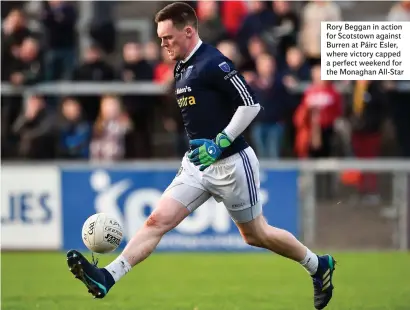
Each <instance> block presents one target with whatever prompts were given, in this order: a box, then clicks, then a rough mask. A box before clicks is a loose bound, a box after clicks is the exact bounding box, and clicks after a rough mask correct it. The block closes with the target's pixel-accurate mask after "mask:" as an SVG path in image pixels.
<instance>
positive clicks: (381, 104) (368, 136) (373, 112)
mask: <svg viewBox="0 0 410 310" xmlns="http://www.w3.org/2000/svg"><path fill="white" fill-rule="evenodd" d="M381 89H382V87H381V83H380V82H378V81H366V80H362V81H356V82H355V84H354V93H353V104H352V109H351V117H350V118H351V123H352V146H353V152H354V155H355V156H356V157H358V158H375V157H378V156H379V155H380V144H381V131H382V125H383V122H384V120H385V115H386V100H385V94H384V93H383V92H382V90H381ZM358 185H359V191H360V192H361V193H362V194H363V195H365V196H364V198H365V199H366V200H368V201H377V200H378V199H377V198H378V197H377V195H376V194H377V192H378V188H377V176H376V175H375V174H373V173H364V174H362V175H361V177H360V181H359V184H358Z"/></svg>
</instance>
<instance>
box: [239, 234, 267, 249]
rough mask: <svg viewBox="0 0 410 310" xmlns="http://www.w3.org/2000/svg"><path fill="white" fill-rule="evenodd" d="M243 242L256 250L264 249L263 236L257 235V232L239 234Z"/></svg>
mask: <svg viewBox="0 0 410 310" xmlns="http://www.w3.org/2000/svg"><path fill="white" fill-rule="evenodd" d="M241 235H242V238H243V240H244V241H245V242H246V243H247V244H249V245H251V246H255V247H258V248H263V247H264V238H263V236H262V235H261V234H260V233H258V232H241Z"/></svg>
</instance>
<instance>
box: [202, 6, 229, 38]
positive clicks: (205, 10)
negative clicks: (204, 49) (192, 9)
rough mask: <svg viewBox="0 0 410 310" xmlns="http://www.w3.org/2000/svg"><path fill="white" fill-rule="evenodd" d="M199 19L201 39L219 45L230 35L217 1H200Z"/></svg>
mask: <svg viewBox="0 0 410 310" xmlns="http://www.w3.org/2000/svg"><path fill="white" fill-rule="evenodd" d="M197 12H198V20H199V32H200V33H201V39H202V40H203V41H204V42H205V43H208V44H211V45H214V46H215V45H217V44H218V43H219V42H220V41H222V40H224V39H227V38H228V35H227V33H226V30H225V28H224V25H223V24H222V21H221V19H220V16H219V12H218V4H217V2H216V1H208V0H207V1H203V0H201V1H198V7H197Z"/></svg>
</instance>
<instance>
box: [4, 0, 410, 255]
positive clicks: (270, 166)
mask: <svg viewBox="0 0 410 310" xmlns="http://www.w3.org/2000/svg"><path fill="white" fill-rule="evenodd" d="M168 3H169V2H161V1H146V2H132V1H104V2H91V1H12V2H11V1H10V2H6V1H3V2H2V3H1V9H2V10H1V11H2V12H1V14H2V45H1V46H2V51H1V53H2V54H1V57H2V66H1V70H2V94H1V141H2V143H1V156H2V179H3V180H2V224H3V225H2V226H3V227H2V232H3V233H2V235H3V246H5V247H6V248H7V247H10V248H13V247H17V248H22V249H24V248H27V247H32V246H33V243H32V242H34V241H28V240H26V241H24V240H23V239H24V238H27V235H24V237H23V234H22V233H20V231H22V229H23V230H24V229H33V227H34V226H33V225H37V226H38V229H39V234H40V235H41V233H40V231H42V229H43V228H44V227H48V226H47V225H51V226H50V227H53V228H47V229H44V234H45V236H49V235H50V232H55V231H58V232H59V233H58V234H54V233H53V234H54V236H56V237H55V242H54V243H53V242H51V241H48V242H43V241H39V240H41V238H38V235H37V238H34V236H33V238H34V239H35V242H38V243H36V244H37V245H35V246H34V247H40V248H41V247H45V248H60V247H71V246H78V247H80V246H82V245H81V238H80V236H79V233H78V236H67V233H65V229H66V226H67V225H71V224H72V223H73V222H75V225H74V224H73V225H74V226H73V227H75V229H78V232H80V229H81V225H82V222H83V221H84V220H85V219H86V218H87V217H88V216H89V215H91V214H92V213H95V212H96V211H104V212H116V214H117V215H118V216H119V217H121V218H122V219H123V220H124V222H128V224H127V225H126V226H127V230H128V231H129V234H132V233H133V231H135V229H136V228H137V227H138V225H140V223H141V221H143V219H144V218H145V217H146V216H147V215H148V214H149V212H150V210H151V209H152V207H153V206H154V205H155V201H156V199H158V197H159V195H160V193H161V191H162V190H164V189H165V187H166V186H167V184H168V183H169V181H171V180H172V178H173V176H174V175H175V173H176V171H177V169H178V167H179V161H180V158H181V157H182V156H183V154H184V153H185V151H186V150H187V138H186V135H185V132H184V128H183V126H182V123H181V118H180V112H179V109H178V108H177V105H176V102H175V99H174V93H173V89H172V82H173V76H172V72H173V66H174V63H172V62H171V61H170V60H169V59H167V57H166V55H165V54H164V53H163V52H162V51H161V49H160V46H159V40H158V38H157V37H156V25H155V24H154V22H153V17H154V15H155V13H156V12H157V11H158V10H159V9H161V8H162V7H163V6H165V5H166V4H168ZM188 3H189V4H191V5H192V6H193V7H194V8H195V9H196V11H197V15H198V18H199V24H200V26H199V33H200V36H201V38H202V39H203V40H204V41H205V42H208V43H210V44H213V45H215V46H216V47H217V48H218V49H219V50H220V51H221V52H222V53H223V54H225V55H226V56H227V57H229V58H230V59H231V60H232V61H233V62H234V63H235V64H236V66H237V68H238V69H239V70H240V71H241V72H242V74H243V75H244V77H245V79H246V80H247V81H248V83H249V84H250V85H251V86H252V87H253V88H254V90H255V91H256V93H257V95H258V98H259V99H260V103H261V105H263V106H264V112H265V113H263V114H262V113H261V114H260V115H259V116H258V117H257V119H256V120H255V121H254V123H253V124H252V125H251V126H250V128H249V129H248V130H247V131H246V132H245V135H246V136H247V139H248V141H249V143H250V144H251V145H252V146H253V147H254V149H255V151H256V153H257V155H258V156H259V158H260V159H261V161H262V164H261V169H262V174H263V179H262V185H261V186H262V191H263V193H264V197H265V198H264V199H265V201H264V202H265V209H266V210H267V211H266V212H268V214H269V212H271V213H272V214H271V215H269V216H271V218H272V221H273V222H274V223H276V224H277V225H278V226H280V227H284V228H287V229H289V230H291V231H292V232H293V233H295V234H296V235H297V236H298V237H300V238H302V239H303V240H304V241H305V242H307V243H308V244H310V245H313V246H317V247H322V248H323V247H336V248H341V249H351V248H355V249H363V248H383V249H407V248H408V243H409V239H410V238H409V235H410V229H409V225H408V223H409V217H410V215H409V214H410V212H409V205H410V203H409V192H410V191H409V181H408V180H409V172H410V162H409V157H410V81H336V82H334V83H333V82H332V83H331V82H326V81H322V80H321V77H320V58H321V52H320V22H321V21H345V20H347V21H410V1H385V2H379V1H377V2H370V1H363V2H362V1H360V2H359V1H340V2H336V1H325V2H323V1H265V2H261V1H191V2H188ZM138 193H139V194H141V195H139V196H138V195H137V194H138ZM137 196H138V197H139V198H138V197H137ZM279 196H280V197H279ZM133 203H134V209H132V207H131V206H132V205H133ZM209 204H210V205H214V204H215V203H214V202H209ZM135 205H138V206H140V208H137V207H135ZM73 208H77V209H78V210H80V211H78V212H77V211H76V213H75V216H74V215H73V214H72V212H70V210H73ZM135 208H136V209H135ZM211 208H212V206H210V207H209V208H208V209H211ZM77 209H76V210H77ZM219 209H222V210H223V211H221V212H222V213H224V212H225V211H224V209H223V206H219ZM219 209H218V210H219ZM127 210H128V211H127ZM135 210H137V211H135ZM201 212H202V213H201ZM131 215H132V216H133V217H131ZM269 216H268V218H269ZM208 217H209V212H208V211H200V212H199V211H198V215H196V216H193V217H192V219H190V222H189V221H188V224H186V227H185V228H186V229H184V228H181V230H180V231H176V232H175V234H177V237H178V238H179V239H178V238H177V237H175V240H174V239H173V240H171V241H169V245H164V247H165V248H166V249H175V248H178V247H180V248H184V247H187V246H188V245H187V244H188V243H190V242H192V244H194V245H192V248H195V249H196V248H197V249H215V248H218V249H219V248H224V249H231V248H232V249H237V248H240V249H242V248H245V246H242V245H240V246H239V245H235V244H236V243H235V242H236V241H235V242H233V241H232V242H231V241H226V240H225V239H221V240H225V241H220V242H219V241H218V242H219V243H218V242H217V241H215V240H216V239H212V240H214V241H212V240H211V239H206V238H208V237H209V236H212V238H214V237H215V236H220V237H221V238H225V237H226V236H228V235H229V236H230V235H232V236H235V238H236V237H238V238H239V235H238V234H237V232H236V231H235V230H234V228H233V227H231V226H232V225H231V222H230V220H229V218H227V219H226V220H225V217H226V214H225V213H224V214H223V215H221V217H222V218H224V220H218V219H211V220H209V219H208ZM67 221H68V222H67ZM67 223H68V224H67ZM201 225H202V226H201ZM224 225H225V226H224ZM37 226H36V227H37ZM226 227H228V228H226ZM7 229H8V230H7ZM36 229H37V228H36ZM51 229H53V230H51ZM187 232H188V233H187ZM16 234H17V235H18V236H20V237H21V238H22V241H21V244H20V245H16V241H15V240H16V237H15V236H16ZM12 235H13V236H14V237H13V238H11V236H12ZM186 236H190V237H189V238H191V237H192V236H194V237H195V238H197V237H198V238H197V239H195V238H194V237H192V238H194V239H192V238H191V239H186V238H188V237H186ZM202 236H205V237H206V238H205V237H204V238H202ZM224 236H225V237H224ZM185 237H186V238H185ZM4 238H6V239H7V240H8V242H7V241H4V240H6V239H4ZM53 238H54V237H53ZM184 238H185V239H184ZM201 238H202V239H201ZM17 239H19V238H17ZM235 240H236V239H235ZM238 240H239V239H238ZM201 242H203V243H201ZM224 242H225V243H224ZM238 242H240V241H238ZM17 243H18V242H17ZM176 244H178V246H176ZM224 244H229V245H226V246H224ZM246 249H247V248H246Z"/></svg>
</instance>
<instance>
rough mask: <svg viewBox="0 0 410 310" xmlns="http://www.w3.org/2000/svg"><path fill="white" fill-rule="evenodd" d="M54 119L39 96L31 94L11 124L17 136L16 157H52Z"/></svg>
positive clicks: (53, 150)
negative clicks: (22, 109) (20, 112)
mask: <svg viewBox="0 0 410 310" xmlns="http://www.w3.org/2000/svg"><path fill="white" fill-rule="evenodd" d="M53 129H54V121H53V115H51V114H50V113H49V112H48V110H47V109H46V106H45V102H44V99H43V98H42V97H41V96H36V95H34V96H31V97H30V98H29V99H28V101H27V103H26V107H25V109H24V111H23V113H22V114H21V115H20V116H19V117H18V118H17V120H16V122H15V123H14V124H13V133H14V134H15V135H17V136H18V141H19V142H18V149H17V154H18V157H20V158H24V159H52V158H54V156H55V136H54V132H53Z"/></svg>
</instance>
